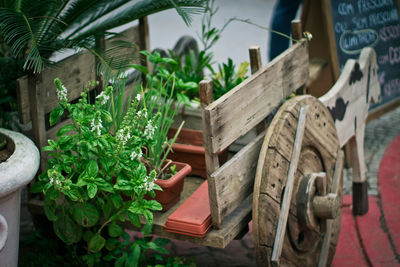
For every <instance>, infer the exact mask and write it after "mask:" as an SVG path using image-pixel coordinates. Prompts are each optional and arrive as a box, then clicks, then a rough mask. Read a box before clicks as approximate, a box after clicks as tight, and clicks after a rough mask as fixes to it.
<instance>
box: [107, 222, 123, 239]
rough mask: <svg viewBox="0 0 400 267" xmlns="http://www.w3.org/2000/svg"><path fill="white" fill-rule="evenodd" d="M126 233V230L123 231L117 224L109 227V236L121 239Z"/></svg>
mask: <svg viewBox="0 0 400 267" xmlns="http://www.w3.org/2000/svg"><path fill="white" fill-rule="evenodd" d="M123 233H124V230H122V228H121V226H119V225H118V224H116V223H111V224H109V225H108V234H109V235H110V236H111V237H119V236H121V235H122V234H123Z"/></svg>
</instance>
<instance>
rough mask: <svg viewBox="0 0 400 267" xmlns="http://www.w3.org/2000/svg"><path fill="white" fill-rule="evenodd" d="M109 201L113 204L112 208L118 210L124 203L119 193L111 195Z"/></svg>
mask: <svg viewBox="0 0 400 267" xmlns="http://www.w3.org/2000/svg"><path fill="white" fill-rule="evenodd" d="M111 200H112V203H113V204H114V207H115V208H117V209H119V208H120V207H121V206H122V204H123V203H124V200H123V199H122V197H121V195H120V194H119V193H116V194H112V195H111Z"/></svg>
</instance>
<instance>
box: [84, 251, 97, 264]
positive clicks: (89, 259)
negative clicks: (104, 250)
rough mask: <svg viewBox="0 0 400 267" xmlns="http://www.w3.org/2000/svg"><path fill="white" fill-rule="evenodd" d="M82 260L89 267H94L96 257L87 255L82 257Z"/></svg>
mask: <svg viewBox="0 0 400 267" xmlns="http://www.w3.org/2000/svg"><path fill="white" fill-rule="evenodd" d="M82 258H83V260H84V261H85V262H86V264H87V265H88V266H89V267H92V266H94V262H95V261H96V256H95V255H94V254H87V255H84V256H83V257H82Z"/></svg>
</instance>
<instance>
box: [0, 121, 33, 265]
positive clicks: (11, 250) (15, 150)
mask: <svg viewBox="0 0 400 267" xmlns="http://www.w3.org/2000/svg"><path fill="white" fill-rule="evenodd" d="M38 168H39V151H38V150H37V148H36V146H35V145H34V144H33V142H32V141H31V140H30V139H29V138H27V137H25V136H24V135H22V134H20V133H17V132H14V131H9V130H6V129H2V128H0V262H1V265H2V266H17V265H18V245H19V219H20V217H19V215H20V214H19V212H20V193H21V190H22V188H23V187H24V186H25V185H26V184H28V183H29V182H30V181H31V180H32V179H33V177H34V176H35V174H36V172H37V170H38Z"/></svg>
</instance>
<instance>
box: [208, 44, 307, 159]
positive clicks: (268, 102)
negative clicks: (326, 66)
mask: <svg viewBox="0 0 400 267" xmlns="http://www.w3.org/2000/svg"><path fill="white" fill-rule="evenodd" d="M307 79H308V49H307V43H306V42H304V43H298V44H296V45H294V46H292V47H291V48H289V49H288V50H286V51H285V52H284V53H282V54H281V55H280V56H278V57H276V58H275V59H274V60H273V61H272V62H270V64H268V65H267V66H266V67H264V68H263V69H262V70H260V71H259V72H257V73H256V74H255V75H253V76H251V77H250V78H248V79H247V80H245V81H244V82H242V83H241V84H239V85H238V86H236V87H235V88H234V89H232V90H231V91H229V92H228V93H226V94H225V95H224V96H222V97H221V98H219V99H218V100H216V101H214V102H213V103H211V104H210V105H209V106H207V107H206V108H205V109H204V113H205V114H204V115H205V117H206V118H209V120H210V130H211V131H210V136H211V149H212V150H211V151H212V152H213V153H217V152H220V151H222V150H223V149H225V148H226V147H227V146H228V145H230V144H231V143H233V142H234V141H235V140H236V139H237V138H238V137H240V136H242V135H244V134H246V133H247V132H248V131H249V130H251V129H252V128H253V127H254V126H256V125H257V124H258V123H259V122H260V121H262V120H263V119H265V117H266V116H267V115H268V114H269V113H270V112H271V111H272V110H273V109H274V108H276V107H277V106H278V105H279V104H280V103H281V102H282V101H283V100H284V99H285V98H286V97H287V96H289V95H290V94H291V93H292V92H294V91H295V90H296V89H298V88H299V87H301V86H302V85H304V84H305V83H306V81H307Z"/></svg>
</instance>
